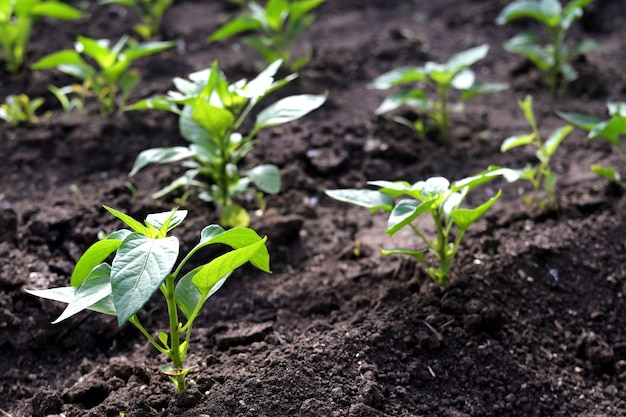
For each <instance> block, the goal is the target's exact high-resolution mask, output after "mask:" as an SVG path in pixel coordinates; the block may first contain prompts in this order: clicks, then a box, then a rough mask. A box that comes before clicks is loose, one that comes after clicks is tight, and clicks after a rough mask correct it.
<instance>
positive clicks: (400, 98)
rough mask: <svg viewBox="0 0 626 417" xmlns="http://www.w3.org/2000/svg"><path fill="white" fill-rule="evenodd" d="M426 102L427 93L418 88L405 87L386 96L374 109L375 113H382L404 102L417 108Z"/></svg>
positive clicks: (423, 105)
mask: <svg viewBox="0 0 626 417" xmlns="http://www.w3.org/2000/svg"><path fill="white" fill-rule="evenodd" d="M427 102H428V94H426V91H424V90H421V89H419V88H405V89H402V90H400V91H396V92H394V93H392V94H390V95H389V96H387V97H386V98H385V99H384V100H383V102H382V103H380V106H378V108H377V109H376V111H375V114H377V115H378V114H383V113H387V112H390V111H392V110H395V109H397V108H399V107H401V106H403V105H405V104H408V105H411V106H413V107H417V108H423V107H425V106H426V103H427ZM420 103H421V104H420Z"/></svg>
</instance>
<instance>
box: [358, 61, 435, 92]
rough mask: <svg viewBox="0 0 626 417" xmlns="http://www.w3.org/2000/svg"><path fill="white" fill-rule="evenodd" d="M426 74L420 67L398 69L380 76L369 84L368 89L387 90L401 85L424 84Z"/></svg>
mask: <svg viewBox="0 0 626 417" xmlns="http://www.w3.org/2000/svg"><path fill="white" fill-rule="evenodd" d="M426 80H427V77H426V72H425V70H424V68H421V67H400V68H396V69H394V70H391V71H389V72H386V73H384V74H383V75H380V76H378V77H376V78H374V80H373V81H372V82H371V83H369V84H368V85H367V86H368V88H376V89H378V90H387V89H389V88H391V87H395V86H397V85H401V84H407V83H411V84H414V83H418V82H425V81H426Z"/></svg>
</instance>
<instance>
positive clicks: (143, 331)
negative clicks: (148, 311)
mask: <svg viewBox="0 0 626 417" xmlns="http://www.w3.org/2000/svg"><path fill="white" fill-rule="evenodd" d="M128 321H129V322H131V323H132V324H133V325H134V326H135V327H136V328H137V329H139V331H140V332H141V334H143V335H144V336H145V337H146V339H148V341H149V342H150V344H151V345H152V346H154V347H155V348H156V350H158V351H159V352H161V353H163V354H165V355H168V356H169V351H168V350H166V349H164V348H163V346H161V345H160V344H159V343H158V342H157V341H156V340H154V338H153V337H152V336H151V335H150V333H148V331H147V330H146V329H145V328H144V327H143V326H142V325H141V323H140V322H139V319H138V318H137V315H134V316H132V317H131V318H130V319H128Z"/></svg>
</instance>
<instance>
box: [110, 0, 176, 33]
mask: <svg viewBox="0 0 626 417" xmlns="http://www.w3.org/2000/svg"><path fill="white" fill-rule="evenodd" d="M100 3H101V4H117V5H120V6H124V7H126V8H127V9H130V10H132V11H133V12H134V13H135V14H136V15H137V16H138V17H139V18H140V19H141V23H139V24H136V25H135V26H133V29H134V30H135V32H136V33H137V34H138V35H139V36H141V37H142V38H143V39H145V40H147V39H151V38H153V37H154V36H155V35H156V34H158V33H159V28H160V27H161V20H163V14H164V13H165V11H166V10H167V9H169V8H170V6H171V5H172V0H101V2H100Z"/></svg>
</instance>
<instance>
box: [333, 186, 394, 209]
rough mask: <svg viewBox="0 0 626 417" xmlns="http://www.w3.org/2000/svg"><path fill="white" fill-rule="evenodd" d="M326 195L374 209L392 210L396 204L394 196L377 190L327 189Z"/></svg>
mask: <svg viewBox="0 0 626 417" xmlns="http://www.w3.org/2000/svg"><path fill="white" fill-rule="evenodd" d="M326 195H328V196H329V197H332V198H334V199H335V200H339V201H343V202H344V203H350V204H356V205H357V206H361V207H366V208H368V209H370V210H372V211H375V210H384V211H391V210H392V209H393V205H394V198H393V197H392V196H390V195H388V194H383V193H381V192H380V191H375V190H356V189H343V190H326Z"/></svg>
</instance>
